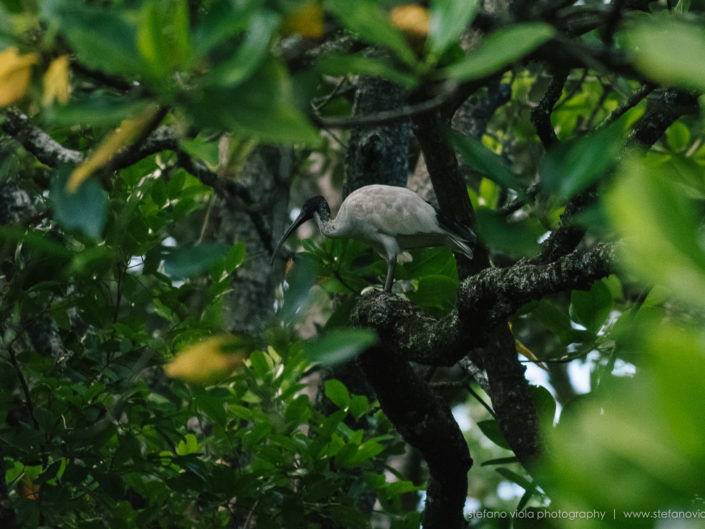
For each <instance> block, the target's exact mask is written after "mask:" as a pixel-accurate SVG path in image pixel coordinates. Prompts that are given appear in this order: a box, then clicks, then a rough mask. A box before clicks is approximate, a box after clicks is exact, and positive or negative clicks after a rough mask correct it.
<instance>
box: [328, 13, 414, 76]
mask: <svg viewBox="0 0 705 529" xmlns="http://www.w3.org/2000/svg"><path fill="white" fill-rule="evenodd" d="M325 6H326V9H327V10H328V11H330V12H332V13H333V14H334V15H335V16H336V18H337V19H338V20H340V21H341V22H342V23H343V25H344V26H345V27H346V28H348V29H349V30H350V31H352V32H353V33H357V34H359V35H360V37H362V38H363V39H364V40H367V41H369V42H372V43H374V44H379V45H381V46H385V47H387V48H389V49H390V50H392V51H393V52H394V53H396V55H397V56H398V57H399V58H400V59H401V60H402V61H404V62H405V63H407V64H409V65H415V64H416V62H417V61H416V56H415V55H414V52H413V51H412V50H411V48H409V46H408V45H407V43H406V41H405V40H404V37H403V36H402V34H401V32H400V31H399V30H398V29H397V28H396V27H395V26H394V25H393V24H392V23H391V21H390V20H389V17H388V15H387V13H386V12H385V11H383V10H382V9H381V8H380V7H379V5H378V4H377V2H372V1H371V0H359V1H357V2H349V1H348V0H328V1H327V2H326V3H325Z"/></svg>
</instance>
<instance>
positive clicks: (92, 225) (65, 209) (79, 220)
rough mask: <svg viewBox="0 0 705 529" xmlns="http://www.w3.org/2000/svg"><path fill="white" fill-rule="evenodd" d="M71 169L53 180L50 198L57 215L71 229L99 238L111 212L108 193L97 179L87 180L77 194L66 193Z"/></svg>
mask: <svg viewBox="0 0 705 529" xmlns="http://www.w3.org/2000/svg"><path fill="white" fill-rule="evenodd" d="M69 173H70V169H68V168H64V169H59V170H58V171H57V172H56V174H55V175H54V177H53V178H52V181H51V192H50V195H49V197H50V199H51V203H52V206H53V209H54V216H55V217H56V220H58V221H59V222H60V223H61V224H62V226H63V227H64V228H66V229H68V230H74V229H75V230H79V231H81V232H83V233H84V234H85V235H87V236H88V237H91V238H93V239H98V238H100V236H101V234H102V233H103V227H104V226H105V220H106V214H107V210H108V194H107V193H106V192H105V191H104V190H103V188H102V187H100V184H99V183H98V181H97V180H95V179H89V180H86V181H84V182H83V183H82V184H81V185H80V186H79V187H78V189H77V190H76V192H75V193H69V192H68V191H66V182H67V181H68V177H69Z"/></svg>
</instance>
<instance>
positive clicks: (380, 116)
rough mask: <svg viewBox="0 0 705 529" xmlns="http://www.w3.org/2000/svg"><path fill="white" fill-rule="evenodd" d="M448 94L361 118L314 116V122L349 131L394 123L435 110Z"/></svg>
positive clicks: (444, 102)
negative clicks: (355, 128)
mask: <svg viewBox="0 0 705 529" xmlns="http://www.w3.org/2000/svg"><path fill="white" fill-rule="evenodd" d="M448 97H449V94H443V95H439V96H436V97H434V98H433V99H429V100H427V101H423V102H421V103H416V104H413V105H406V106H403V107H400V108H397V109H394V110H387V111H384V112H376V113H374V114H368V115H362V116H350V117H345V118H328V117H323V116H320V115H315V116H314V121H315V122H316V123H318V124H319V125H321V126H323V127H327V128H332V129H350V128H354V127H362V126H367V127H374V126H378V125H386V124H389V123H395V122H397V121H402V120H404V119H407V118H410V117H413V116H418V115H419V114H424V113H426V112H429V111H431V110H436V109H438V108H440V107H442V106H443V105H445V104H446V103H447V101H448Z"/></svg>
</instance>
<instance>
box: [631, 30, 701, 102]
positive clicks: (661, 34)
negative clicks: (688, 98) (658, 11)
mask: <svg viewBox="0 0 705 529" xmlns="http://www.w3.org/2000/svg"><path fill="white" fill-rule="evenodd" d="M626 36H627V42H628V43H629V47H630V53H631V55H632V56H633V58H634V61H635V63H636V65H637V67H638V68H639V69H640V70H641V71H643V72H644V73H645V74H646V75H648V76H649V77H651V78H652V79H654V80H656V81H660V82H665V83H669V84H672V85H677V86H683V87H685V88H694V89H697V90H704V89H705V29H703V27H702V26H701V25H696V24H691V23H686V22H682V21H677V20H673V19H664V18H663V17H661V18H660V19H659V20H658V21H656V20H647V21H643V22H641V23H639V24H635V25H633V26H632V27H631V28H630V29H629V31H628V32H627V34H626Z"/></svg>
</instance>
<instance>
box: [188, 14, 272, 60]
mask: <svg viewBox="0 0 705 529" xmlns="http://www.w3.org/2000/svg"><path fill="white" fill-rule="evenodd" d="M260 5H261V0H241V1H238V2H232V1H231V0H216V1H214V2H212V4H211V5H210V7H209V8H208V10H207V12H206V13H205V14H204V15H203V16H201V17H199V24H198V25H197V26H196V27H195V28H194V31H193V33H194V52H195V53H196V55H198V56H201V55H205V54H206V53H209V52H210V51H212V50H213V48H215V47H216V46H218V45H220V44H223V43H224V42H226V41H227V40H228V39H231V38H232V37H233V36H234V35H237V34H238V33H239V32H240V31H242V30H245V29H247V28H248V27H249V24H250V20H251V18H252V16H253V15H254V14H255V13H257V12H258V8H259V7H260Z"/></svg>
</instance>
